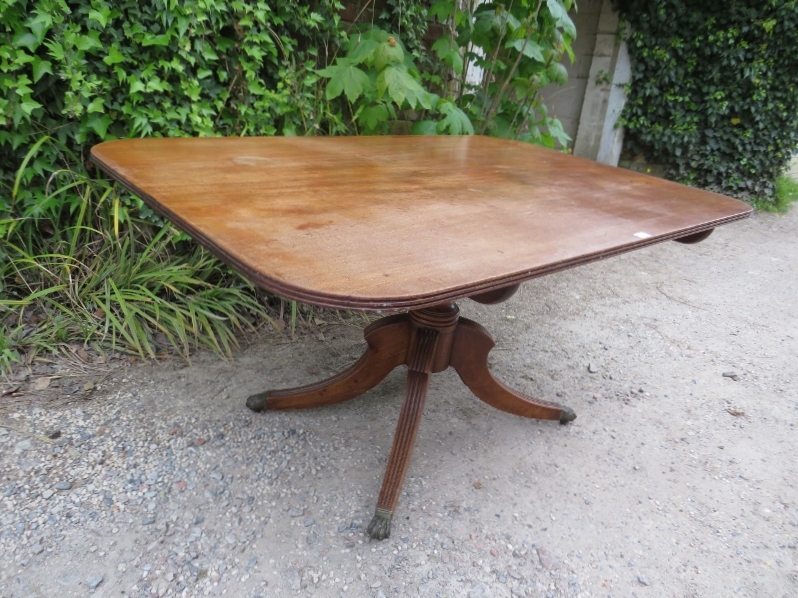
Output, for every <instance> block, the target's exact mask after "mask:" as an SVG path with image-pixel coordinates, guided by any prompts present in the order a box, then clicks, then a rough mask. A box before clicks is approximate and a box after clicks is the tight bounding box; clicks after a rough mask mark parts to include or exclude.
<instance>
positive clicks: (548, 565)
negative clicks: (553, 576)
mask: <svg viewBox="0 0 798 598" xmlns="http://www.w3.org/2000/svg"><path fill="white" fill-rule="evenodd" d="M535 550H536V551H537V553H538V560H539V561H540V565H541V567H543V568H544V569H546V571H552V570H557V569H559V568H560V566H561V565H560V562H559V561H558V560H557V559H555V558H554V557H552V556H551V553H549V551H548V550H546V549H545V548H537V549H535Z"/></svg>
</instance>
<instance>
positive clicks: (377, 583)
mask: <svg viewBox="0 0 798 598" xmlns="http://www.w3.org/2000/svg"><path fill="white" fill-rule="evenodd" d="M381 585H382V582H381V581H374V582H372V583H371V589H373V590H376V589H377V588H379V587H380V586H381Z"/></svg>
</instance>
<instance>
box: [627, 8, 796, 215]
mask: <svg viewBox="0 0 798 598" xmlns="http://www.w3.org/2000/svg"><path fill="white" fill-rule="evenodd" d="M618 7H619V9H620V11H621V15H622V17H623V18H624V19H625V20H627V21H628V22H629V25H630V32H629V40H628V42H629V43H628V45H629V52H630V55H631V59H632V80H631V86H630V90H629V97H628V102H627V104H626V107H625V109H624V112H623V115H622V122H623V124H624V126H625V127H626V146H627V148H629V149H631V150H632V151H634V152H637V153H639V154H643V155H645V156H646V158H647V159H648V160H649V161H650V162H654V163H659V164H664V165H666V166H668V167H669V169H670V170H669V176H670V177H671V178H674V179H677V180H680V181H682V182H686V183H689V184H692V185H696V186H699V187H703V188H706V189H710V190H713V191H718V192H721V193H726V194H729V195H734V196H736V197H739V198H741V199H745V200H748V201H760V202H765V203H768V202H773V201H774V183H775V181H776V178H777V177H778V176H779V175H780V174H781V173H782V172H783V171H784V169H785V167H786V165H787V163H788V162H789V160H790V156H791V154H792V152H793V151H794V150H795V148H796V147H798V3H797V2H796V0H768V1H767V2H756V1H754V0H732V1H721V0H707V1H705V2H701V3H695V2H686V1H685V0H654V1H651V2H649V1H644V0H618Z"/></svg>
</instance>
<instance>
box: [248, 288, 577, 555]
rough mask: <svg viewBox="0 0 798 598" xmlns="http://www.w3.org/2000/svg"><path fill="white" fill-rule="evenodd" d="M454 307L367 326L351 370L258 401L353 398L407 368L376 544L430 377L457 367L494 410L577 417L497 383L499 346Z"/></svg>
mask: <svg viewBox="0 0 798 598" xmlns="http://www.w3.org/2000/svg"><path fill="white" fill-rule="evenodd" d="M459 311H460V310H459V309H458V307H457V305H455V304H454V303H450V304H447V305H441V306H436V307H431V308H427V309H419V310H415V311H411V312H409V313H406V314H401V315H395V316H388V317H386V318H382V319H381V320H378V321H377V322H374V323H373V324H371V325H370V326H368V327H367V328H366V330H365V331H364V336H365V339H366V343H368V348H367V349H366V352H365V353H364V354H363V356H362V357H361V358H360V359H359V360H357V361H356V362H355V363H354V364H353V365H352V366H351V367H349V368H348V369H347V370H345V371H343V372H341V373H340V374H338V375H337V376H333V377H332V378H329V379H328V380H324V381H322V382H316V383H314V384H308V385H307V386H301V387H298V388H292V389H286V390H270V391H267V392H263V393H259V394H256V395H252V396H251V397H249V398H248V399H247V407H249V408H250V409H252V410H253V411H265V410H278V409H308V408H311V407H321V406H324V405H334V404H335V403H341V402H343V401H348V400H349V399H354V398H355V397H357V396H359V395H361V394H363V393H364V392H366V391H368V390H370V389H372V388H374V387H375V386H376V385H377V384H379V383H380V382H381V381H382V380H383V379H384V378H385V377H386V376H387V375H388V374H389V373H390V372H391V371H392V370H393V369H394V368H395V367H397V366H399V365H406V366H407V369H408V372H407V382H406V384H405V391H404V399H403V402H402V408H401V411H400V413H399V422H398V423H397V426H396V433H395V434H394V439H393V445H392V446H391V453H390V456H389V457H388V465H387V467H386V469H385V477H384V478H383V481H382V489H381V490H380V496H379V499H378V500H377V510H376V513H375V515H374V519H372V521H371V523H370V524H369V527H368V533H369V535H370V536H371V537H372V538H376V539H378V540H382V539H384V538H387V537H388V536H389V535H390V533H391V517H392V516H393V512H394V510H395V509H396V503H397V501H398V500H399V493H400V491H401V489H402V483H403V482H404V479H405V473H406V472H407V466H408V463H409V462H410V454H411V452H412V450H413V445H414V444H415V441H416V433H417V432H418V426H419V423H420V422H421V415H422V412H423V410H424V402H425V401H426V398H427V383H428V381H429V375H430V374H434V373H437V372H442V371H443V370H445V369H446V368H448V367H449V366H451V367H453V368H454V369H455V370H456V371H457V373H458V374H459V375H460V378H461V379H462V381H463V382H464V383H465V385H466V386H468V388H470V389H471V391H472V392H473V393H474V394H475V395H476V396H477V397H478V398H479V399H481V400H482V401H484V402H486V403H487V404H488V405H491V406H492V407H495V408H496V409H500V410H502V411H506V412H508V413H513V414H515V415H520V416H523V417H531V418H536V419H548V420H557V421H559V422H560V423H561V424H565V423H568V422H569V421H572V420H573V419H574V418H576V414H575V413H574V412H573V410H571V409H569V408H568V407H563V406H562V405H558V404H557V403H550V402H548V401H542V400H539V399H533V398H532V397H528V396H526V395H524V394H522V393H520V392H517V391H514V390H512V389H510V388H508V387H507V386H505V385H504V384H502V383H501V382H499V381H498V380H496V379H495V378H494V377H493V375H492V374H491V373H490V370H489V369H488V353H489V352H490V350H491V349H492V348H493V347H494V345H495V343H494V342H493V339H492V338H491V337H490V335H489V334H488V332H487V331H486V330H485V329H484V328H483V327H482V326H480V325H479V324H477V323H476V322H473V321H471V320H468V319H466V318H461V317H460V316H459Z"/></svg>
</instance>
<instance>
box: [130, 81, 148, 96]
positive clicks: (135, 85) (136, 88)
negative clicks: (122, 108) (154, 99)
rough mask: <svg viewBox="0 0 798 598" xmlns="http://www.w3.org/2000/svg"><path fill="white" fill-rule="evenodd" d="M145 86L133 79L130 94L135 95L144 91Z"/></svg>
mask: <svg viewBox="0 0 798 598" xmlns="http://www.w3.org/2000/svg"><path fill="white" fill-rule="evenodd" d="M144 89H145V85H144V83H143V82H142V81H141V80H140V79H133V81H131V82H130V94H131V95H132V94H134V93H136V92H138V91H144Z"/></svg>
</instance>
